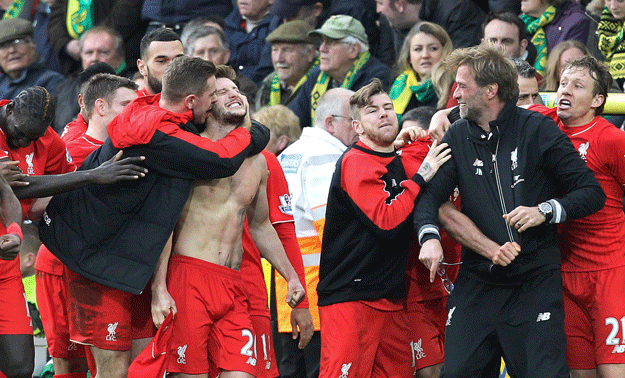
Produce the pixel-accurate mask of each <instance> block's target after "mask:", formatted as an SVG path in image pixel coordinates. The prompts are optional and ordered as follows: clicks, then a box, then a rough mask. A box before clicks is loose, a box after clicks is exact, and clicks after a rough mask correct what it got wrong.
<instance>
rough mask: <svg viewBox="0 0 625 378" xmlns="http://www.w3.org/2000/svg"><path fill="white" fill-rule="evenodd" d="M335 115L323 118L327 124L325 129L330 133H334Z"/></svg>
mask: <svg viewBox="0 0 625 378" xmlns="http://www.w3.org/2000/svg"><path fill="white" fill-rule="evenodd" d="M333 121H334V117H332V116H331V115H329V116H327V117H326V118H325V119H324V120H323V124H324V125H325V129H326V131H327V132H328V133H330V134H332V135H334V122H333Z"/></svg>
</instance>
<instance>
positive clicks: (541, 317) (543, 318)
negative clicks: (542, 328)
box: [536, 312, 551, 322]
mask: <svg viewBox="0 0 625 378" xmlns="http://www.w3.org/2000/svg"><path fill="white" fill-rule="evenodd" d="M550 317H551V313H550V312H541V313H540V314H538V318H537V319H536V322H544V321H546V320H549V318H550Z"/></svg>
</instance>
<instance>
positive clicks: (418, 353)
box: [410, 339, 425, 366]
mask: <svg viewBox="0 0 625 378" xmlns="http://www.w3.org/2000/svg"><path fill="white" fill-rule="evenodd" d="M410 349H412V366H416V361H418V360H420V359H422V358H423V357H425V352H424V351H423V339H419V341H417V342H416V343H415V342H414V341H411V342H410Z"/></svg>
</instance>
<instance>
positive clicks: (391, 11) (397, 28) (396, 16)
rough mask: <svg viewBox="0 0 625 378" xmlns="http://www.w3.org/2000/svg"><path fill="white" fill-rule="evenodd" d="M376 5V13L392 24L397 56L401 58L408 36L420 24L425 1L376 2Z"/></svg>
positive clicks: (397, 0) (398, 0)
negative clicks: (420, 13)
mask: <svg viewBox="0 0 625 378" xmlns="http://www.w3.org/2000/svg"><path fill="white" fill-rule="evenodd" d="M376 4H377V7H376V11H377V12H378V13H381V14H383V15H384V17H386V19H387V20H388V22H389V23H390V24H391V29H392V30H393V45H394V46H395V55H397V56H399V55H400V49H401V47H402V45H403V42H404V40H405V39H406V35H408V32H409V31H410V29H411V28H412V27H413V26H414V25H415V24H416V23H417V22H419V11H420V10H421V6H422V5H423V0H376Z"/></svg>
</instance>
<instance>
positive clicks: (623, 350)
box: [612, 345, 625, 353]
mask: <svg viewBox="0 0 625 378" xmlns="http://www.w3.org/2000/svg"><path fill="white" fill-rule="evenodd" d="M612 353H625V345H615V346H614V349H612Z"/></svg>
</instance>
